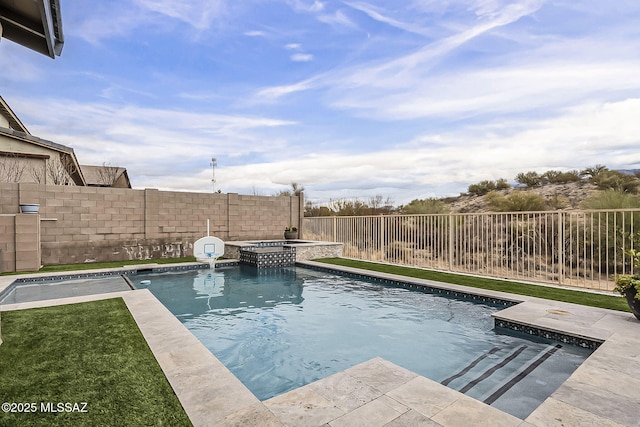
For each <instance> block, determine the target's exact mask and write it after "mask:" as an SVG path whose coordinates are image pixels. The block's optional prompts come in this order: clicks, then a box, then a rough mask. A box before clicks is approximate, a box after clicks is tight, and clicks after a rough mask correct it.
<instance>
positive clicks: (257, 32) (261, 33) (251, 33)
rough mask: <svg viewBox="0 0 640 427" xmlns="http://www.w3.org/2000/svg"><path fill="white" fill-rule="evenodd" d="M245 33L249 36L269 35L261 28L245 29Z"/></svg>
mask: <svg viewBox="0 0 640 427" xmlns="http://www.w3.org/2000/svg"><path fill="white" fill-rule="evenodd" d="M243 34H244V35H245V36H248V37H264V36H266V35H267V33H265V32H264V31H260V30H252V31H245V32H244V33H243Z"/></svg>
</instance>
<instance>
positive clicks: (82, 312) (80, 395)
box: [0, 298, 191, 426]
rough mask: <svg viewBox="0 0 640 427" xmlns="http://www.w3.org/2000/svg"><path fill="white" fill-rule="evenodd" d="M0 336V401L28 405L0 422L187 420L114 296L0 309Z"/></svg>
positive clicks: (185, 422)
mask: <svg viewBox="0 0 640 427" xmlns="http://www.w3.org/2000/svg"><path fill="white" fill-rule="evenodd" d="M2 338H3V341H4V342H3V343H2V345H0V401H1V402H0V403H2V402H14V403H21V404H29V405H31V404H35V405H31V409H34V408H35V409H36V410H35V412H30V413H24V412H23V413H12V412H4V411H0V425H2V426H5V425H7V426H8V425H11V426H23V425H24V426H70V425H73V426H98V425H114V426H115V425H118V426H125V425H126V426H128V425H136V426H137V425H155V426H189V425H191V422H190V421H189V418H188V417H187V415H186V413H185V412H184V409H183V408H182V405H181V404H180V402H179V400H178V398H177V396H176V395H175V393H174V392H173V389H172V388H171V386H170V385H169V382H168V381H167V379H166V377H165V376H164V373H163V372H162V370H161V368H160V366H159V365H158V363H157V361H156V359H155V358H154V356H153V353H152V352H151V350H150V349H149V347H148V345H147V343H146V341H145V339H144V337H143V336H142V333H141V332H140V330H139V329H138V326H137V324H136V323H135V320H134V319H133V317H132V316H131V313H130V312H129V310H128V309H127V307H126V305H125V303H124V301H123V300H122V298H113V299H107V300H101V301H93V302H84V303H78V304H69V305H61V306H55V307H45V308H34V309H28V310H16V311H6V312H2ZM85 402H86V406H84V409H85V410H86V412H64V411H62V412H50V411H49V409H51V408H55V409H58V404H59V403H63V404H64V403H69V404H72V405H73V404H78V405H77V408H78V409H82V408H83V403H85ZM43 405H44V406H43ZM67 407H68V408H74V407H73V406H71V405H69V406H67ZM63 408H64V406H63ZM3 409H5V408H4V406H3ZM65 409H66V408H65Z"/></svg>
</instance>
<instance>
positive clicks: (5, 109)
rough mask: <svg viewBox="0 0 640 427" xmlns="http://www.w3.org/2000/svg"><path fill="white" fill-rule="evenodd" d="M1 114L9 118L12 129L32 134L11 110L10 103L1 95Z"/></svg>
mask: <svg viewBox="0 0 640 427" xmlns="http://www.w3.org/2000/svg"><path fill="white" fill-rule="evenodd" d="M0 115H2V116H3V117H4V118H6V119H7V121H8V122H9V127H10V128H11V129H14V130H17V131H20V132H24V133H26V134H27V135H31V133H30V132H29V131H28V130H27V128H26V127H25V125H23V124H22V122H21V121H20V119H19V118H18V116H16V114H15V113H14V112H13V110H11V107H9V104H7V102H6V101H5V100H4V99H3V98H2V96H0Z"/></svg>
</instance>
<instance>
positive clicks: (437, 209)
mask: <svg viewBox="0 0 640 427" xmlns="http://www.w3.org/2000/svg"><path fill="white" fill-rule="evenodd" d="M449 211H450V208H449V205H447V204H446V203H445V202H443V201H442V200H439V199H434V198H429V199H414V200H412V201H411V202H410V203H409V204H408V205H406V206H403V207H402V208H400V212H401V213H403V214H408V215H410V214H445V213H449Z"/></svg>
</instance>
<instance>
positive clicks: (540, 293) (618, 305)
mask: <svg viewBox="0 0 640 427" xmlns="http://www.w3.org/2000/svg"><path fill="white" fill-rule="evenodd" d="M314 261H317V262H323V263H326V264H333V265H341V266H344V267H353V268H361V269H363V270H371V271H377V272H381V273H389V274H398V275H400V276H407V277H415V278H419V279H427V280H434V281H437V282H445V283H453V284H456V285H463V286H469V287H472V288H480V289H488V290H492V291H500V292H508V293H511V294H518V295H527V296H532V297H537V298H544V299H549V300H554V301H563V302H570V303H573V304H581V305H587V306H590V307H599V308H607V309H610V310H618V311H627V312H628V311H630V310H629V305H628V304H627V302H626V300H625V299H624V298H622V297H620V296H616V295H602V294H596V293H592V292H583V291H579V290H571V289H564V288H556V287H551V286H540V285H532V284H528V283H521V282H512V281H507V280H496V279H490V278H485V277H475V276H465V275H460V274H453V273H445V272H442V271H433V270H424V269H421V268H413V267H405V266H401V265H389V264H379V263H375V262H368V261H361V260H353V259H346V258H322V259H316V260H314Z"/></svg>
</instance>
